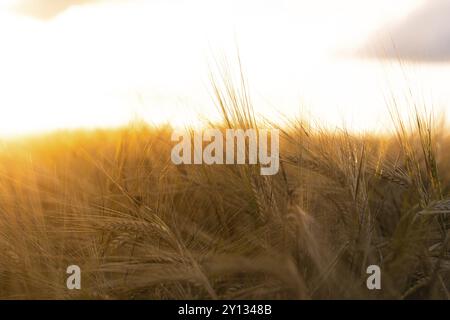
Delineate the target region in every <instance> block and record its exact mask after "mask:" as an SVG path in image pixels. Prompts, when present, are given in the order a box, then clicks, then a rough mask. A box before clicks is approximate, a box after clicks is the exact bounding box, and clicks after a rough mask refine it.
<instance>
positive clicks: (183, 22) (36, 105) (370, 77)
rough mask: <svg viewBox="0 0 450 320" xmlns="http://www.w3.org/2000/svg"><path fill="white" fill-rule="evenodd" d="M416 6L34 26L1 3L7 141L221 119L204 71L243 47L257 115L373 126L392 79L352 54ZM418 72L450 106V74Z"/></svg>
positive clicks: (156, 11) (223, 11)
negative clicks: (76, 130) (138, 121)
mask: <svg viewBox="0 0 450 320" xmlns="http://www.w3.org/2000/svg"><path fill="white" fill-rule="evenodd" d="M42 1H43V2H45V0H42ZM68 2H70V1H68ZM75 2H76V1H75ZM421 3H422V1H411V0H409V1H408V0H401V1H395V2H393V1H387V0H383V1H379V0H377V1H375V0H373V1H370V0H365V1H361V0H343V1H334V0H319V1H266V2H264V3H262V2H260V1H247V2H245V3H241V2H238V1H190V2H183V1H172V2H170V1H167V2H159V1H158V2H151V3H149V1H139V0H135V1H133V0H130V1H120V0H119V1H97V2H94V3H92V4H85V5H83V6H76V5H74V6H71V7H68V8H67V9H66V10H65V11H62V12H60V14H59V15H56V16H54V17H53V18H52V19H38V18H37V17H35V16H30V15H26V14H24V13H23V12H20V11H18V10H16V9H14V8H16V7H17V5H18V4H19V1H13V0H8V1H3V2H2V4H1V6H0V47H1V50H0V70H1V72H0V88H1V92H0V134H3V135H5V134H18V133H27V132H35V131H46V130H52V129H55V128H72V127H96V126H115V125H121V124H124V123H126V122H127V121H129V120H130V119H132V118H133V117H135V116H138V117H142V118H144V119H145V120H147V121H150V122H154V123H161V122H165V121H168V122H171V123H172V124H174V125H182V124H186V123H191V124H192V123H194V124H195V123H197V122H199V121H200V120H201V119H202V118H204V117H215V108H214V106H213V103H212V101H211V98H210V95H209V92H208V90H209V83H208V81H209V80H208V72H209V69H208V62H211V61H212V60H213V59H215V58H217V57H218V56H220V55H222V54H226V55H227V56H229V57H231V60H233V59H232V58H233V55H235V52H236V46H237V45H238V46H239V51H240V55H241V58H242V61H243V67H244V70H245V72H246V76H247V77H248V79H249V83H250V85H251V88H252V96H253V98H254V102H255V108H256V110H257V112H259V113H261V114H262V115H264V116H269V117H277V118H280V114H282V115H285V116H288V117H290V116H294V115H297V114H298V112H299V105H301V104H305V105H306V108H307V109H310V111H311V113H312V115H313V116H316V117H318V118H320V119H323V120H325V121H328V122H329V123H331V124H340V123H341V122H342V121H344V122H345V123H348V124H351V125H352V127H354V128H356V129H357V128H378V126H379V124H380V123H381V122H382V121H383V119H384V118H386V110H385V109H384V106H383V94H382V93H383V88H380V83H382V82H383V81H384V80H385V79H383V77H386V73H385V70H386V69H385V68H383V67H380V64H379V63H373V62H372V63H371V62H368V61H364V60H357V59H355V58H353V57H352V56H351V55H350V54H349V52H351V50H353V49H355V48H357V47H358V46H360V45H362V44H363V43H364V42H365V41H366V40H367V39H368V37H369V35H370V34H371V33H372V32H374V31H376V30H377V29H378V28H380V26H383V25H384V24H386V23H388V22H389V21H392V20H395V19H400V18H402V17H404V16H406V15H407V14H408V13H409V12H411V11H412V10H414V9H415V8H417V7H418V6H419V5H420V4H421ZM392 70H393V72H391V71H390V75H389V77H392V78H393V79H395V80H393V81H391V82H390V84H389V88H388V89H389V90H392V91H397V90H400V89H402V86H400V85H398V84H397V83H402V81H401V79H400V80H399V78H401V75H402V71H401V70H396V68H393V69H392ZM414 72H420V73H421V79H422V82H423V83H421V84H420V85H423V86H424V88H428V87H433V94H434V98H437V99H441V100H445V101H446V99H448V96H447V95H446V94H444V93H445V92H446V88H445V86H443V83H448V80H449V79H448V76H446V75H445V74H448V70H447V67H444V66H441V68H439V69H436V68H434V67H421V68H420V69H418V70H416V69H414ZM397 80H398V81H397ZM377 120H380V121H381V122H380V123H378V122H377Z"/></svg>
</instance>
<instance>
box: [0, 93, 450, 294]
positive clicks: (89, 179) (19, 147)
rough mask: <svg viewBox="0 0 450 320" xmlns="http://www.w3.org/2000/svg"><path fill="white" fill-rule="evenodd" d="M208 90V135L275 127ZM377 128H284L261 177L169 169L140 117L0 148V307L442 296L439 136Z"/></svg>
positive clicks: (232, 98)
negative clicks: (270, 168) (211, 119)
mask: <svg viewBox="0 0 450 320" xmlns="http://www.w3.org/2000/svg"><path fill="white" fill-rule="evenodd" d="M215 94H216V104H217V105H218V106H219V107H220V109H221V110H222V113H223V116H224V121H223V123H221V124H219V125H220V126H221V128H222V129H225V128H250V127H256V126H272V127H273V126H275V125H274V124H270V123H268V122H266V123H257V122H256V121H255V120H254V118H253V116H252V105H251V102H250V100H249V98H248V96H247V94H245V88H244V89H243V90H242V89H241V90H237V89H233V88H232V87H231V86H227V85H226V86H225V90H224V89H223V88H222V89H220V88H219V87H218V86H216V87H215ZM392 118H393V121H394V123H395V127H396V131H395V132H393V133H392V134H385V135H381V134H380V135H375V134H356V133H352V132H351V131H349V130H345V129H339V130H338V129H336V130H329V129H321V128H318V127H317V126H312V125H311V123H309V122H308V121H306V120H301V119H297V120H290V122H289V124H288V125H285V126H283V127H278V129H279V130H280V132H281V133H280V170H279V172H278V174H276V175H273V176H261V175H260V174H259V169H258V166H257V165H240V166H224V165H210V166H208V165H192V166H189V165H179V166H176V165H174V164H172V162H171V159H170V150H171V148H172V143H171V141H170V134H171V131H172V128H171V127H170V126H159V127H151V126H149V125H147V124H145V123H142V122H139V121H136V122H134V123H131V124H130V125H129V126H127V127H124V128H120V129H102V130H100V129H99V130H91V131H88V130H78V131H60V132H55V133H52V134H48V135H40V136H34V137H28V138H24V139H15V140H4V141H3V142H2V143H1V148H0V215H1V219H0V298H2V299H449V298H450V292H449V290H450V244H449V227H450V223H449V218H448V215H449V212H450V198H447V197H448V194H449V191H450V189H449V188H450V176H449V174H450V168H449V164H450V161H449V160H450V155H449V153H448V151H449V150H450V138H449V136H448V132H447V129H446V127H445V126H443V125H437V124H436V123H435V122H434V121H433V117H431V116H430V117H427V116H426V115H424V114H421V113H420V112H418V111H415V112H413V113H412V114H411V120H408V121H404V120H402V119H401V117H400V116H399V115H398V114H396V113H395V112H393V113H392ZM211 125H213V124H211ZM215 125H216V127H217V124H215ZM73 264H75V265H78V266H80V268H81V272H82V282H81V286H82V289H81V290H68V289H67V287H66V278H67V274H66V268H67V266H69V265H73ZM371 264H376V265H379V266H380V268H381V270H382V289H381V290H373V291H372V290H368V289H367V287H366V279H367V276H368V275H367V273H366V268H367V266H368V265H371Z"/></svg>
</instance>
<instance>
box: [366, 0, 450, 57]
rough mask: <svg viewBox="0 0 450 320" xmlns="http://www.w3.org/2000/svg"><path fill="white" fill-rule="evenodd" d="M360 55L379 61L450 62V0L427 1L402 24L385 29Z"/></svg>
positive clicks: (371, 40) (373, 38)
mask: <svg viewBox="0 0 450 320" xmlns="http://www.w3.org/2000/svg"><path fill="white" fill-rule="evenodd" d="M362 51H363V53H362V54H361V52H362ZM368 52H370V53H368ZM359 53H360V54H361V55H364V56H369V57H371V58H373V57H375V58H378V59H380V58H386V59H399V58H400V59H403V60H410V61H422V62H448V61H450V0H433V1H428V0H427V1H425V2H424V3H423V5H422V6H420V7H419V8H418V9H416V10H415V11H413V12H412V13H411V14H410V15H408V16H406V17H405V18H404V19H402V20H401V21H398V22H397V23H395V24H394V25H390V26H387V27H386V28H383V29H382V30H381V31H380V32H378V33H377V35H375V36H374V37H372V38H371V39H370V41H369V43H367V44H366V45H365V46H364V48H363V49H362V50H361V51H360V52H359Z"/></svg>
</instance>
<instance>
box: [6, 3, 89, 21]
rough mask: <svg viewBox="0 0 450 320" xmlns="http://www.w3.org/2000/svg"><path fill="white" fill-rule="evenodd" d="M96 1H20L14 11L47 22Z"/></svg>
mask: <svg viewBox="0 0 450 320" xmlns="http://www.w3.org/2000/svg"><path fill="white" fill-rule="evenodd" d="M97 1H98V0H20V1H19V3H18V4H17V5H16V6H15V7H14V9H15V11H17V12H19V13H21V14H25V15H28V16H31V17H34V18H37V19H41V20H49V19H52V18H54V17H56V16H57V15H59V14H60V13H62V12H64V11H65V10H67V9H69V8H70V7H72V6H76V5H83V4H89V3H94V2H97Z"/></svg>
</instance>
